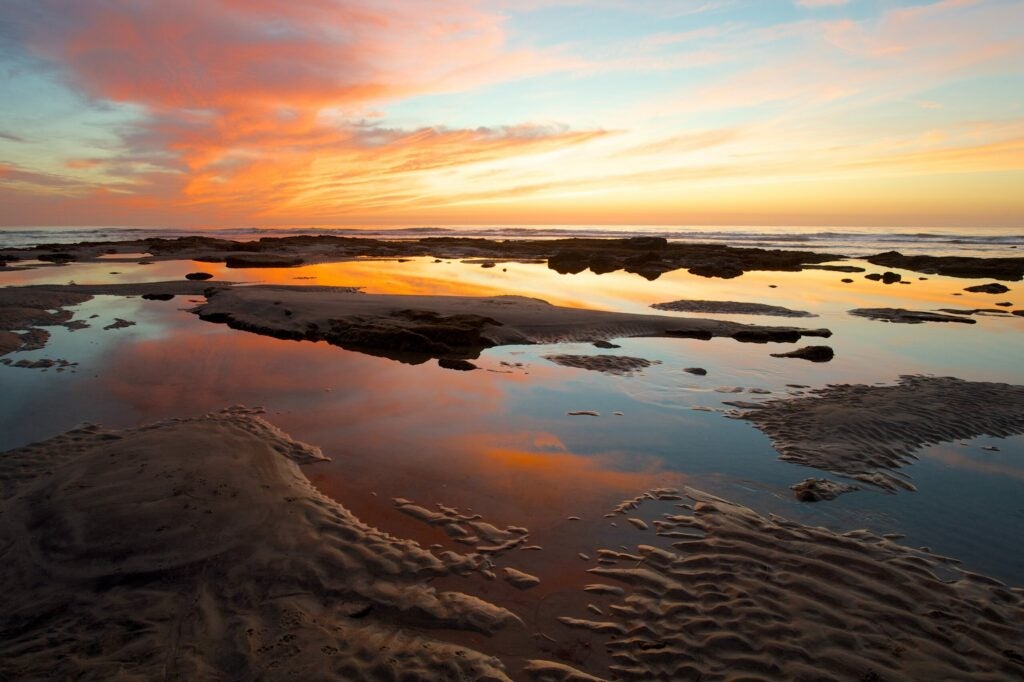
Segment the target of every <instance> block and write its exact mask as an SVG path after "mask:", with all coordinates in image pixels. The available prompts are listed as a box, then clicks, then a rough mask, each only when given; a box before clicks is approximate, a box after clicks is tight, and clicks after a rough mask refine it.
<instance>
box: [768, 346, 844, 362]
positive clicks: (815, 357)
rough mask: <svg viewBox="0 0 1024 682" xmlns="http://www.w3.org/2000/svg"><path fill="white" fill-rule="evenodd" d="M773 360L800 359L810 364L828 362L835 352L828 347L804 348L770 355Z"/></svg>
mask: <svg viewBox="0 0 1024 682" xmlns="http://www.w3.org/2000/svg"><path fill="white" fill-rule="evenodd" d="M771 356H772V357H773V358H800V359H801V360H810V361H811V362H828V361H830V360H831V359H832V358H834V357H835V351H833V350H832V348H831V347H829V346H804V347H803V348H797V349H796V350H791V351H789V352H788V353H772V354H771Z"/></svg>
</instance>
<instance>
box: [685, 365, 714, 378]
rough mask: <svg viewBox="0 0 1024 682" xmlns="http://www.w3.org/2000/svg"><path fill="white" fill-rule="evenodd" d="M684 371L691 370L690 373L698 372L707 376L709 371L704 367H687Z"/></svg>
mask: <svg viewBox="0 0 1024 682" xmlns="http://www.w3.org/2000/svg"><path fill="white" fill-rule="evenodd" d="M683 371H684V372H689V373H690V374H696V375H697V376H699V377H702V376H706V375H707V373H708V371H707V370H706V369H704V368H703V367H686V368H685V369H683Z"/></svg>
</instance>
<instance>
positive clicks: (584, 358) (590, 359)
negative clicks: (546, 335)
mask: <svg viewBox="0 0 1024 682" xmlns="http://www.w3.org/2000/svg"><path fill="white" fill-rule="evenodd" d="M544 359H545V360H550V361H551V362H553V363H555V364H556V365H562V366H563V367H575V368H576V369H588V370H591V371H593V372H601V373H602V374H617V375H624V376H628V375H631V374H635V373H636V372H639V371H640V370H642V369H646V368H648V367H651V366H653V365H660V364H661V361H660V360H647V359H645V358H634V357H630V356H629V355H565V354H563V355H545V356H544Z"/></svg>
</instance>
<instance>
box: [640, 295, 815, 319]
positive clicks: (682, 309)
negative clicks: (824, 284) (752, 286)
mask: <svg viewBox="0 0 1024 682" xmlns="http://www.w3.org/2000/svg"><path fill="white" fill-rule="evenodd" d="M651 307H652V308H654V309H656V310H672V311H674V312H679V313H721V314H726V315H771V316H774V317H817V315H815V314H814V313H809V312H807V311H806V310H791V309H790V308H783V307H782V306H778V305H767V304H764V303H742V302H740V301H698V300H692V299H681V300H679V301H669V302H668V303H652V304H651Z"/></svg>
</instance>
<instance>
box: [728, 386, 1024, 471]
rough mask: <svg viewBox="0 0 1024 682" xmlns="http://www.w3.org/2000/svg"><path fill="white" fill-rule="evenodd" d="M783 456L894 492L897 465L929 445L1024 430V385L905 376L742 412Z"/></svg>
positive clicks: (909, 460)
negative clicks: (888, 382) (897, 380)
mask: <svg viewBox="0 0 1024 682" xmlns="http://www.w3.org/2000/svg"><path fill="white" fill-rule="evenodd" d="M739 416H741V417H742V418H743V419H747V420H749V421H751V422H753V423H754V425H755V426H757V428H759V429H761V430H762V431H763V432H764V433H765V434H767V435H768V437H769V438H771V439H772V445H774V446H775V449H776V450H778V452H779V454H780V456H781V457H782V459H784V460H787V461H791V462H797V463H798V464H803V465H806V466H811V467H815V468H818V469H824V470H827V471H832V472H835V473H837V474H841V475H844V476H850V477H852V478H856V479H859V480H861V481H864V482H866V483H872V484H874V485H877V486H880V487H882V488H885V489H886V490H890V491H895V490H897V489H898V488H903V489H906V490H913V489H914V486H913V485H911V484H910V482H909V481H907V480H906V478H905V476H904V475H902V474H900V473H898V472H896V471H894V470H895V469H898V468H899V467H901V466H903V465H905V464H909V463H910V462H912V461H913V460H914V459H915V457H914V454H913V452H914V451H915V450H917V449H919V448H921V447H923V446H925V445H930V444H933V443H941V442H946V441H953V440H959V439H963V438H973V437H975V436H981V435H988V436H997V437H998V436H1011V435H1014V434H1017V433H1022V432H1024V386H1012V385H1010V384H1000V383H989V382H979V381H964V380H962V379H955V378H953V377H927V376H904V377H901V379H900V383H898V384H896V385H894V386H866V385H862V384H839V385H833V386H828V387H827V388H824V389H821V390H818V391H814V392H813V393H812V394H811V395H808V396H803V397H799V398H790V399H783V400H772V401H768V402H765V403H762V404H761V405H760V409H757V410H750V411H748V412H745V413H742V414H741V415H739Z"/></svg>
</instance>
